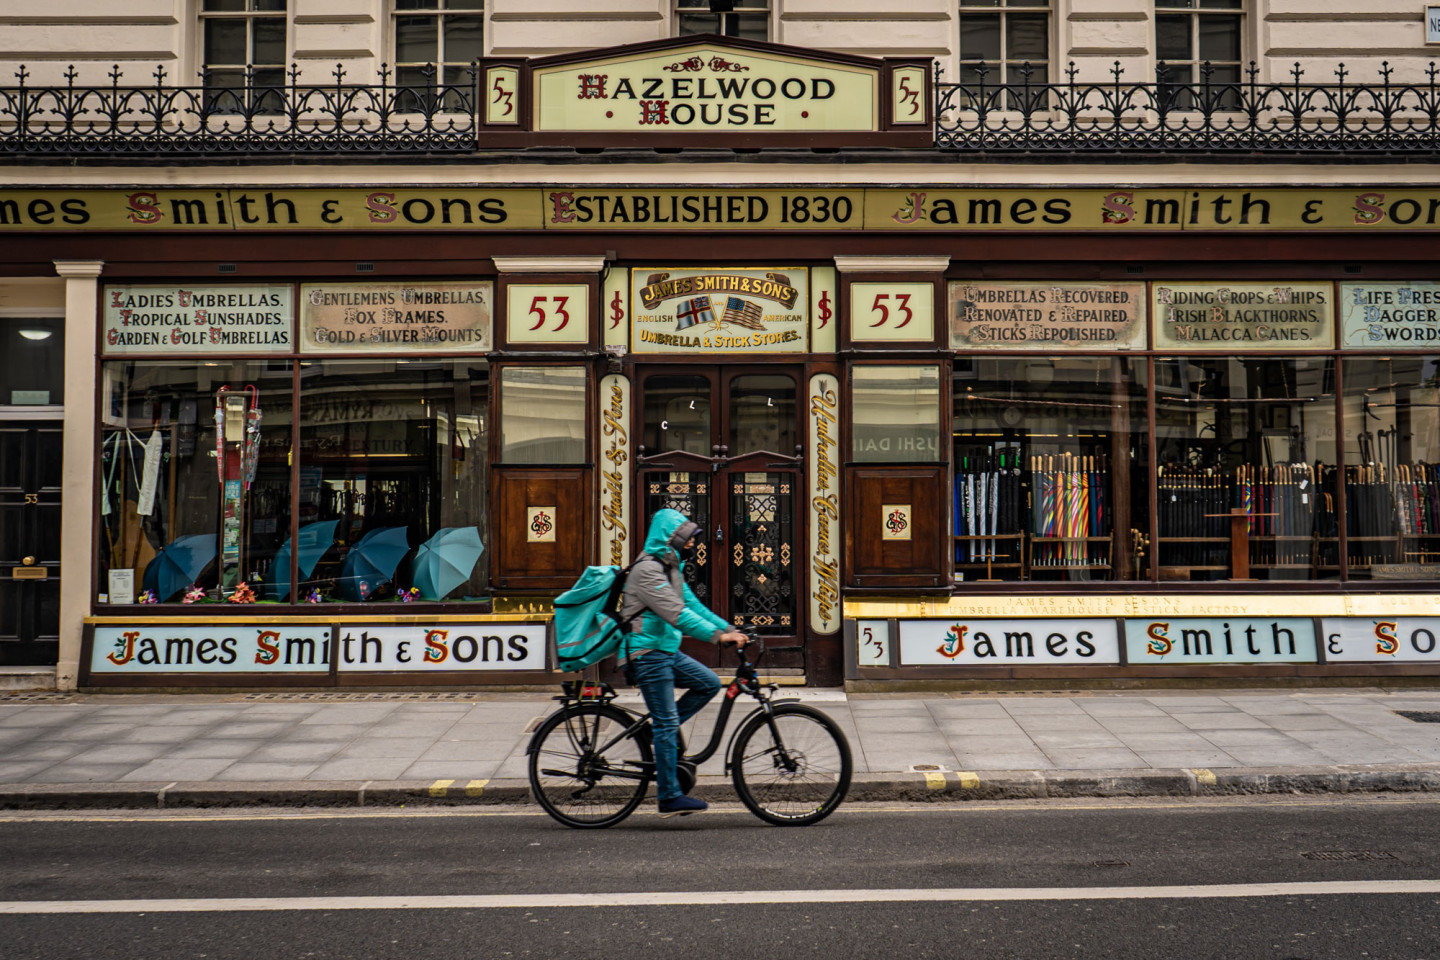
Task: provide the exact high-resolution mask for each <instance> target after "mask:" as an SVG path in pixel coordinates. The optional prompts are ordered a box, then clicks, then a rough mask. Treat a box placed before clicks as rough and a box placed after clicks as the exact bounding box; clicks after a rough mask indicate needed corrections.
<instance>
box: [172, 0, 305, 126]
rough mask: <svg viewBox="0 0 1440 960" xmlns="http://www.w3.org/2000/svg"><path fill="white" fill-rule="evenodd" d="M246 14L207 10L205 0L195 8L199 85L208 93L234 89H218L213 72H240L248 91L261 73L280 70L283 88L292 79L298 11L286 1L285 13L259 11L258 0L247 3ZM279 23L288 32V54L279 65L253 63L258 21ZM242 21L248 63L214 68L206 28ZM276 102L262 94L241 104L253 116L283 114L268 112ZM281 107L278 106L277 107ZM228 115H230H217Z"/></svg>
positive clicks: (196, 65) (271, 110) (215, 66)
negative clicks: (227, 22) (207, 42)
mask: <svg viewBox="0 0 1440 960" xmlns="http://www.w3.org/2000/svg"><path fill="white" fill-rule="evenodd" d="M244 4H245V9H244V10H206V9H205V0H197V3H196V5H195V58H196V63H195V72H196V75H197V76H198V78H199V84H200V86H201V87H203V88H205V90H206V91H207V95H209V94H208V91H212V90H213V91H224V90H229V89H232V88H230V87H225V86H217V85H215V84H213V83H212V82H211V73H212V71H221V72H223V73H224V74H226V75H229V74H231V73H233V72H234V71H236V70H239V71H241V72H242V73H243V74H244V76H245V79H246V88H247V89H248V88H249V85H250V84H253V83H254V82H255V79H254V78H255V76H256V74H257V72H259V71H262V70H263V71H271V70H278V71H279V73H280V78H279V84H278V85H279V86H284V84H285V83H286V82H287V81H288V78H289V72H288V71H289V69H290V65H291V63H292V62H293V61H294V54H295V47H294V44H295V30H294V26H295V20H294V17H295V10H294V4H293V3H291V2H290V0H285V8H284V9H283V10H256V9H253V8H254V7H255V6H256V5H257V0H244ZM262 19H264V20H279V21H282V22H283V24H284V28H285V52H284V54H283V55H282V56H281V58H280V62H279V63H278V64H269V63H267V64H256V63H255V62H254V51H255V23H256V21H257V20H262ZM221 20H241V21H244V23H245V61H246V62H245V63H243V64H234V63H225V64H212V63H211V62H210V58H209V50H208V48H207V46H206V37H205V34H206V24H207V23H209V22H210V21H221ZM222 100H223V94H222V95H217V96H216V101H217V103H221V101H222ZM273 101H274V98H273V97H272V96H268V95H265V94H262V95H260V96H258V97H252V96H246V97H244V98H243V99H242V100H241V102H240V104H241V105H242V106H243V107H244V109H245V110H247V111H251V112H254V113H267V112H268V113H274V112H280V111H277V110H276V109H267V107H270V106H271V105H272V104H273ZM275 106H276V107H278V106H279V105H275ZM217 112H228V111H224V110H221V111H217Z"/></svg>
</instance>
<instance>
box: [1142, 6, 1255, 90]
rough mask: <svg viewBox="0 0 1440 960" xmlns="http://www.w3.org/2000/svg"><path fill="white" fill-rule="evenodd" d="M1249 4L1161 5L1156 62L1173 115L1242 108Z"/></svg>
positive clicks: (1156, 11) (1158, 11) (1156, 42)
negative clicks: (1243, 49) (1243, 42)
mask: <svg viewBox="0 0 1440 960" xmlns="http://www.w3.org/2000/svg"><path fill="white" fill-rule="evenodd" d="M1244 8H1245V0H1157V2H1156V4H1155V58H1156V60H1158V61H1159V62H1160V64H1162V65H1163V69H1161V70H1160V71H1159V74H1158V77H1157V79H1158V80H1159V82H1160V91H1159V95H1160V99H1161V104H1162V106H1164V107H1165V108H1166V109H1168V110H1235V109H1237V108H1238V107H1239V96H1240V93H1239V88H1238V84H1239V83H1240V58H1241V30H1242V29H1243V26H1244Z"/></svg>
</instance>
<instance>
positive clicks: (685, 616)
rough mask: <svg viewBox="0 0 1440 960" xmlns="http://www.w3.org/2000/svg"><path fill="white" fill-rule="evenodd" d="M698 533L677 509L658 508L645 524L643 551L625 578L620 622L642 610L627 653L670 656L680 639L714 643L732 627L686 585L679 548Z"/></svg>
mask: <svg viewBox="0 0 1440 960" xmlns="http://www.w3.org/2000/svg"><path fill="white" fill-rule="evenodd" d="M699 529H700V526H699V524H697V523H695V522H694V521H693V520H689V519H686V517H685V515H684V514H683V513H681V512H680V511H678V510H669V509H666V510H661V511H659V512H658V513H656V514H655V516H654V517H652V518H651V520H650V530H649V532H648V533H647V534H646V535H645V552H644V553H642V554H641V555H640V556H639V557H638V558H636V560H635V563H634V564H633V565H632V566H631V568H630V576H629V577H628V578H626V580H625V599H624V600H623V601H622V602H621V604H620V618H621V619H622V620H624V619H625V618H627V617H630V616H634V615H635V614H636V613H638V612H640V611H642V610H643V611H644V613H643V614H642V615H641V616H638V617H636V618H635V620H634V621H633V622H632V623H631V627H630V630H631V633H630V636H629V638H628V643H627V644H625V645H624V646H622V647H621V650H622V651H628V654H627V655H631V656H633V655H635V654H637V653H639V652H640V651H642V650H661V651H664V652H665V653H674V652H675V651H676V650H679V649H680V638H681V636H687V637H695V638H696V639H698V640H705V641H707V642H709V643H716V642H718V641H719V639H720V635H721V634H722V633H725V632H726V631H727V630H730V629H731V627H730V625H729V624H728V623H726V622H725V621H724V620H722V619H720V618H719V617H718V616H716V615H715V614H714V613H711V612H710V610H709V609H708V608H707V607H706V606H705V604H703V603H701V602H700V599H699V598H698V597H696V596H695V594H694V592H693V591H692V590H691V589H690V587H689V585H687V584H686V583H685V577H684V570H685V563H684V561H682V560H681V559H680V553H679V551H680V548H681V547H683V546H685V543H686V542H687V541H688V540H689V539H690V538H691V537H692V536H694V535H695V534H696V533H697V532H698V531H699Z"/></svg>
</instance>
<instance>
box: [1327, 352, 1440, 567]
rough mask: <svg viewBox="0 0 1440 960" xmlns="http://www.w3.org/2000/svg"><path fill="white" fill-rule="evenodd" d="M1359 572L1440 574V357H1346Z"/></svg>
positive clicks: (1354, 551)
mask: <svg viewBox="0 0 1440 960" xmlns="http://www.w3.org/2000/svg"><path fill="white" fill-rule="evenodd" d="M1344 375H1345V407H1344V409H1345V424H1346V431H1345V503H1346V515H1347V522H1346V540H1347V543H1348V550H1347V558H1346V559H1347V563H1348V567H1349V576H1350V579H1352V580H1371V579H1374V580H1408V579H1417V578H1419V579H1433V578H1435V577H1437V576H1440V357H1436V356H1424V355H1410V356H1403V355H1402V356H1395V357H1351V358H1347V359H1346V361H1345V370H1344Z"/></svg>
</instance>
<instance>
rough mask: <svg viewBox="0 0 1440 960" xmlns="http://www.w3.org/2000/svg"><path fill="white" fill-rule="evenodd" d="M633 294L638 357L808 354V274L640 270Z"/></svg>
mask: <svg viewBox="0 0 1440 960" xmlns="http://www.w3.org/2000/svg"><path fill="white" fill-rule="evenodd" d="M630 288H631V295H630V303H631V304H632V306H633V312H632V314H631V317H630V322H631V334H630V349H631V350H632V351H634V352H635V353H685V354H692V355H697V356H711V357H724V356H735V355H746V354H754V353H804V352H805V351H806V349H807V345H808V337H807V334H808V332H809V322H810V321H809V316H808V312H807V311H808V307H809V304H810V296H809V273H808V271H807V270H806V269H805V268H804V267H761V268H733V269H731V268H723V267H722V268H719V269H715V270H690V269H681V268H676V269H666V268H645V269H636V270H632V271H631V277H630Z"/></svg>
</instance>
